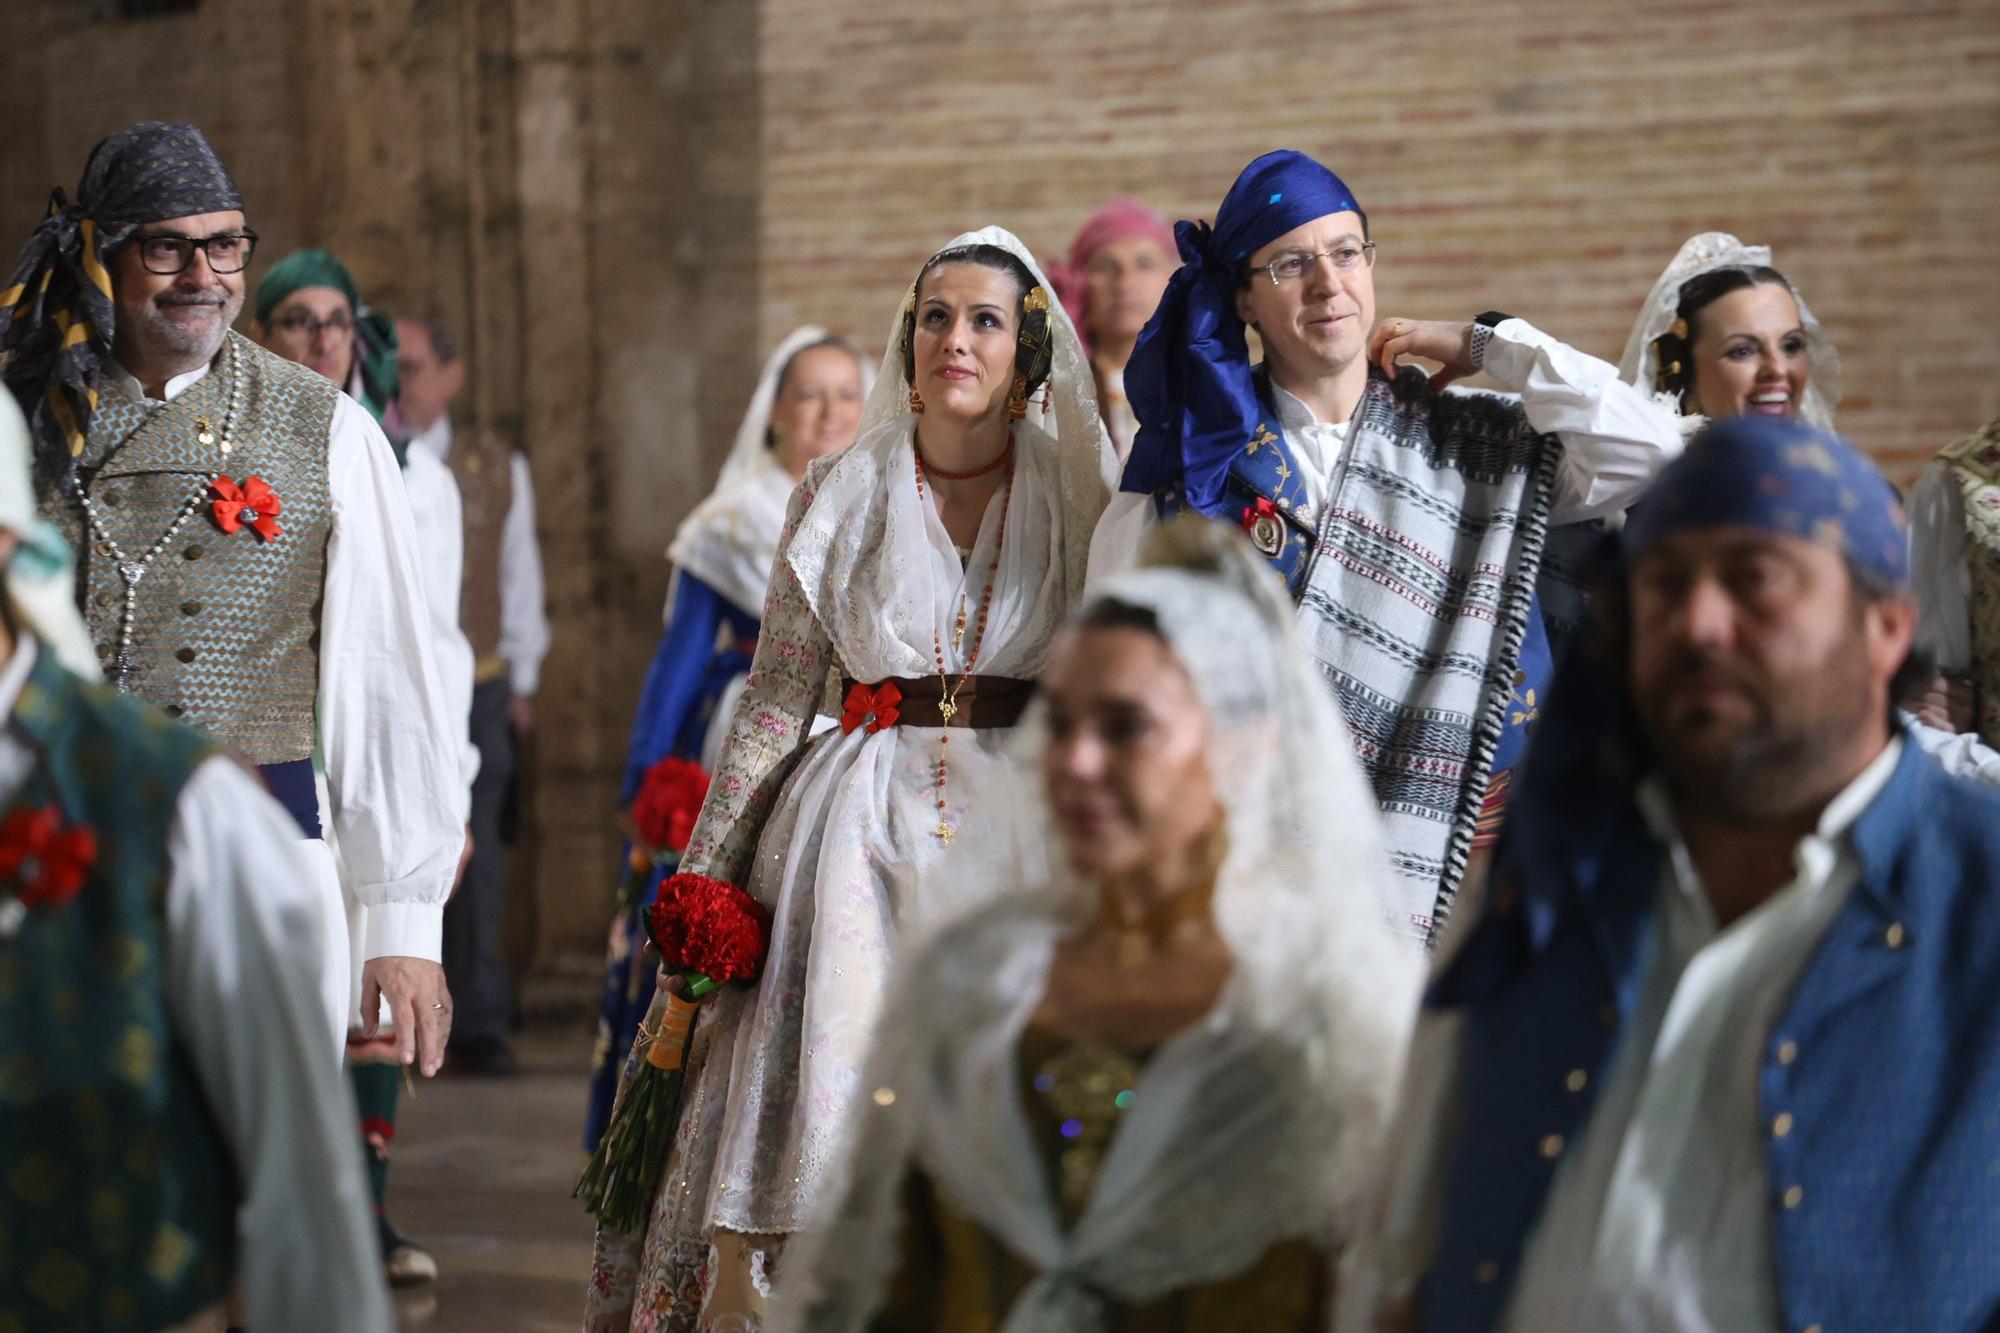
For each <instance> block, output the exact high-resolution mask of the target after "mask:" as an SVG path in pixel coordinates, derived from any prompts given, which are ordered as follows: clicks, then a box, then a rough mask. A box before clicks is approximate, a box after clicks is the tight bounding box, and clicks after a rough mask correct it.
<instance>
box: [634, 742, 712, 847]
mask: <svg viewBox="0 0 2000 1333" xmlns="http://www.w3.org/2000/svg"><path fill="white" fill-rule="evenodd" d="M707 799H708V774H706V773H704V772H702V769H701V765H700V764H697V763H694V762H693V761H691V760H687V759H662V760H661V761H660V762H659V763H657V764H654V765H653V766H652V767H651V768H649V769H647V770H646V777H645V779H644V781H642V782H641V783H640V784H639V794H638V795H637V796H635V797H633V798H632V827H633V830H634V831H635V832H637V833H638V835H639V841H641V842H643V843H645V844H646V846H648V847H650V848H652V849H654V850H655V851H669V852H684V851H686V850H687V845H688V839H689V838H691V837H693V836H694V825H695V820H696V819H697V818H698V817H699V816H700V814H701V803H702V802H703V801H705V800H707Z"/></svg>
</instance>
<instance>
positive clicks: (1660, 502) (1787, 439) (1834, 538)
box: [1624, 417, 1910, 588]
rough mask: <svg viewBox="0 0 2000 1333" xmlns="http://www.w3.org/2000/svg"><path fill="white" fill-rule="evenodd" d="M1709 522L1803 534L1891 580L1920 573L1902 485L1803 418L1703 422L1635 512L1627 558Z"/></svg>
mask: <svg viewBox="0 0 2000 1333" xmlns="http://www.w3.org/2000/svg"><path fill="white" fill-rule="evenodd" d="M1705 528H1753V529H1756V530H1758V531H1760V532H1773V533H1781V534H1783V535H1785V536H1789V537H1799V538H1803V539H1804V540H1806V541H1810V542H1815V543H1817V544H1819V545H1822V546H1826V547H1830V548H1832V549H1834V550H1837V551H1839V552H1840V553H1841V554H1842V555H1844V556H1846V557H1847V558H1848V559H1849V560H1851V561H1853V562H1854V564H1855V565H1856V566H1857V567H1859V568H1861V569H1864V570H1867V571H1868V572H1869V573H1871V574H1873V575H1875V576H1876V577H1877V578H1879V579H1881V580H1882V581H1883V582H1884V583H1886V584H1888V585H1889V586H1890V587H1894V588H1900V587H1904V586H1905V585H1907V584H1908V583H1909V580H1910V551H1909V539H1908V537H1907V535H1906V533H1905V529H1904V526H1903V506H1902V502H1901V501H1900V500H1899V499H1897V497H1896V492H1895V489H1894V488H1893V487H1891V486H1890V485H1889V483H1888V481H1887V479H1885V478H1884V477H1883V476H1882V474H1881V473H1880V472H1878V471H1876V470H1875V465H1874V464H1873V463H1871V462H1869V461H1868V459H1867V457H1866V456H1865V455H1863V454H1862V453H1861V452H1860V451H1859V450H1858V449H1856V448H1855V447H1854V446H1853V445H1851V444H1849V443H1848V442H1847V441H1845V440H1843V439H1841V438H1840V437H1839V436H1838V435H1835V434H1834V433H1833V432H1831V431H1826V430H1821V429H1819V428H1818V427H1816V426H1809V425H1807V424H1806V423H1805V422H1803V421H1787V420H1782V419H1780V418H1776V417H1736V418H1733V419H1731V420H1728V421H1718V422H1716V423H1714V424H1713V425H1710V426H1709V427H1708V428H1707V429H1705V430H1704V431H1702V433H1701V434H1700V435H1698V436H1696V437H1695V439H1694V440H1693V442H1692V443H1690V444H1689V445H1688V447H1687V452H1686V453H1684V454H1682V455H1681V456H1680V457H1679V458H1677V459H1675V460H1674V461H1673V462H1672V463H1670V464H1668V465H1667V468H1666V470H1665V471H1663V472H1662V473H1661V474H1660V479H1659V480H1658V481H1657V482H1655V483H1654V484H1653V488H1652V490H1651V491H1650V492H1649V493H1648V494H1647V496H1646V498H1645V500H1643V501H1642V502H1641V503H1640V505H1639V506H1638V508H1636V509H1634V510H1633V511H1632V517H1631V520H1630V522H1628V523H1627V524H1626V525H1625V538H1624V553H1625V561H1626V563H1627V564H1628V565H1629V564H1631V562H1633V561H1635V560H1637V559H1638V558H1639V557H1640V556H1642V555H1644V554H1645V553H1646V552H1647V551H1648V550H1650V549H1651V548H1652V547H1653V546H1654V545H1655V544H1656V543H1658V542H1659V541H1660V540H1661V539H1662V538H1664V537H1668V536H1671V535H1672V534H1673V533H1676V532H1688V531H1698V530H1701V529H1705Z"/></svg>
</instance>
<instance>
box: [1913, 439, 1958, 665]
mask: <svg viewBox="0 0 2000 1333" xmlns="http://www.w3.org/2000/svg"><path fill="white" fill-rule="evenodd" d="M1908 508H1909V515H1910V585H1911V589H1912V590H1913V591H1914V592H1915V593H1916V595H1917V645H1918V646H1919V647H1921V648H1925V649H1928V650H1929V651H1930V653H1931V655H1932V656H1934V657H1936V658H1937V664H1938V666H1939V667H1940V668H1942V669H1943V670H1945V671H1952V672H1963V671H1970V670H1971V669H1972V573H1971V571H1970V570H1969V569H1967V568H1966V564H1965V496H1964V494H1963V493H1962V492H1960V490H1959V489H1958V486H1957V484H1956V483H1954V482H1953V481H1952V479H1951V473H1950V472H1949V471H1948V470H1947V469H1946V467H1945V465H1944V464H1943V463H1942V462H1939V461H1936V460H1932V462H1931V464H1930V465H1929V466H1928V467H1926V468H1925V469H1924V470H1923V475H1921V476H1919V477H1918V478H1917V484H1916V485H1915V486H1913V487H1911V488H1910V502H1909V506H1908Z"/></svg>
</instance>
